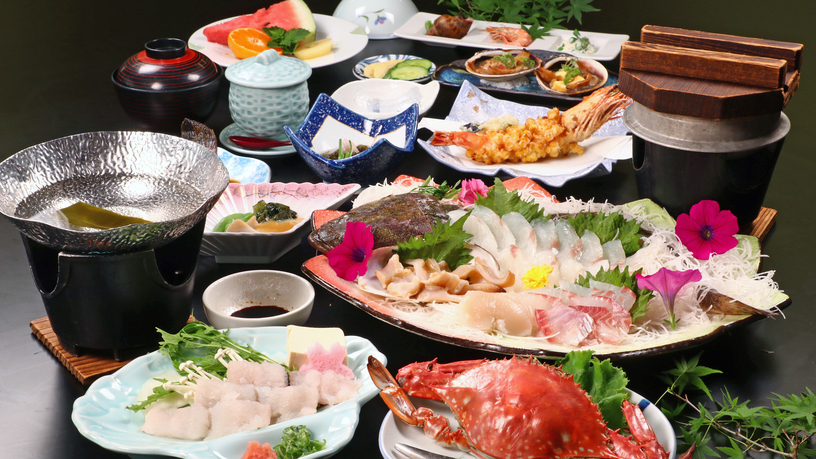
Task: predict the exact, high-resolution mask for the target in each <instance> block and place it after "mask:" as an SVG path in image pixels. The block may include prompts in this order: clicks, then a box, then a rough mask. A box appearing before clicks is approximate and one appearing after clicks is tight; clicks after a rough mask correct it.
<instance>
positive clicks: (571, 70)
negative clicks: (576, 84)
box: [561, 58, 581, 84]
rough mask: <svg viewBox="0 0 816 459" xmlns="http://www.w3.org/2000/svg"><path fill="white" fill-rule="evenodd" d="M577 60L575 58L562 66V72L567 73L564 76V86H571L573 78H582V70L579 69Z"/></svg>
mask: <svg viewBox="0 0 816 459" xmlns="http://www.w3.org/2000/svg"><path fill="white" fill-rule="evenodd" d="M577 62H578V61H577V60H576V59H575V58H573V59H569V60H567V62H565V63H563V64H561V70H563V71H565V72H567V73H566V74H565V75H564V84H569V82H570V81H572V79H573V78H575V77H578V76H581V69H580V68H578V64H577Z"/></svg>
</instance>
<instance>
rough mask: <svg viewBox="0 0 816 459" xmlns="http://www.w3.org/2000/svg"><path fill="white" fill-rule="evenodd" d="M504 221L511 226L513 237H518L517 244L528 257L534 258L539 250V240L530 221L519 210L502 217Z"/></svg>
mask: <svg viewBox="0 0 816 459" xmlns="http://www.w3.org/2000/svg"><path fill="white" fill-rule="evenodd" d="M501 219H502V221H503V222H504V223H505V224H506V225H507V227H508V228H510V231H511V232H512V233H513V237H515V239H516V246H518V248H519V249H521V251H522V252H523V253H524V254H525V255H526V256H527V257H528V258H532V256H533V254H535V253H536V251H537V248H536V247H537V244H538V241H537V240H536V232H535V230H534V229H533V226H532V225H531V224H530V222H528V221H527V219H526V218H524V216H523V215H521V214H520V213H518V212H508V213H506V214H504V215H502V217H501Z"/></svg>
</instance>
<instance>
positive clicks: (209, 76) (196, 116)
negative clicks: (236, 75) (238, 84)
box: [111, 38, 224, 131]
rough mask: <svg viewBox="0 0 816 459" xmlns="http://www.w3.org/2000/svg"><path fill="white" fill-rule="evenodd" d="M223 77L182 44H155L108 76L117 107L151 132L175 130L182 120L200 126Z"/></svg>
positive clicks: (162, 40)
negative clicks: (118, 104) (117, 101)
mask: <svg viewBox="0 0 816 459" xmlns="http://www.w3.org/2000/svg"><path fill="white" fill-rule="evenodd" d="M223 77H224V71H223V70H222V69H221V67H219V66H218V65H216V64H214V63H213V62H212V61H211V60H210V58H208V57H207V56H205V55H203V54H201V53H199V52H198V51H194V50H192V49H188V48H187V45H186V44H185V42H184V41H183V40H179V39H177V38H159V39H157V40H152V41H149V42H147V43H146V44H145V49H144V50H143V51H140V52H139V53H136V54H134V55H133V56H131V57H130V58H129V59H128V60H127V61H125V63H124V64H122V66H121V67H119V68H118V69H116V70H115V71H114V72H113V74H112V75H111V81H113V85H114V87H115V88H116V95H117V96H118V98H119V103H120V104H121V105H122V108H123V109H124V110H125V112H126V113H127V114H128V115H129V116H130V117H131V118H133V119H134V120H136V121H138V122H140V123H141V124H144V125H145V126H147V127H149V128H154V129H160V130H174V131H176V130H178V127H179V126H180V125H181V122H182V120H183V119H184V118H190V119H193V120H196V121H201V122H204V121H206V120H207V119H208V118H209V117H210V115H212V113H213V111H214V110H215V106H216V104H217V103H218V90H219V88H220V85H221V80H222V79H223Z"/></svg>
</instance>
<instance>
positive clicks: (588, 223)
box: [569, 212, 641, 257]
mask: <svg viewBox="0 0 816 459" xmlns="http://www.w3.org/2000/svg"><path fill="white" fill-rule="evenodd" d="M569 222H570V224H571V225H572V227H573V228H575V232H576V233H578V236H583V235H584V233H585V232H586V231H592V232H593V233H595V234H596V235H597V236H598V238H599V239H600V240H601V244H605V243H607V242H609V241H611V240H613V239H620V241H621V244H622V245H623V251H624V252H626V256H627V257H628V256H630V255H632V254H633V253H635V252H637V251H638V250H639V249H640V239H641V236H640V223H638V222H637V221H636V220H626V218H624V217H623V214H621V213H620V212H612V213H610V214H593V213H590V212H581V213H579V214H577V215H575V216H574V217H570V219H569Z"/></svg>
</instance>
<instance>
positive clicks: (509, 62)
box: [493, 53, 516, 69]
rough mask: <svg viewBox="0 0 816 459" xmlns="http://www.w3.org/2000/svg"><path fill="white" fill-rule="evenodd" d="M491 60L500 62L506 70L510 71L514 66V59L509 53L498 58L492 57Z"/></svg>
mask: <svg viewBox="0 0 816 459" xmlns="http://www.w3.org/2000/svg"><path fill="white" fill-rule="evenodd" d="M493 59H496V60H497V61H499V62H501V63H502V64H504V66H505V67H507V68H511V69H512V68H513V67H515V66H516V59H515V58H514V57H513V55H512V54H510V53H504V54H502V55H500V56H494V57H493Z"/></svg>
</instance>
